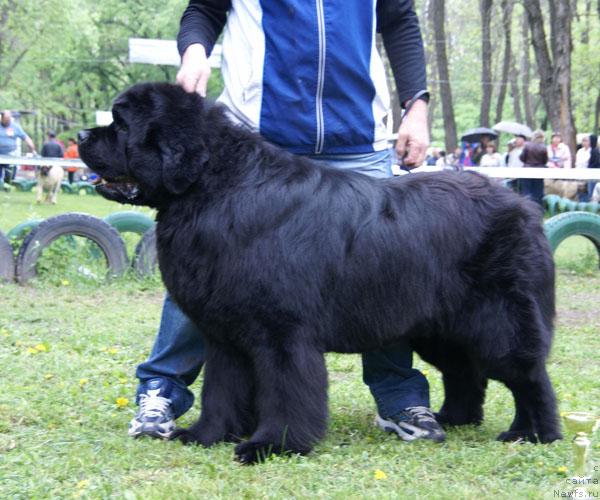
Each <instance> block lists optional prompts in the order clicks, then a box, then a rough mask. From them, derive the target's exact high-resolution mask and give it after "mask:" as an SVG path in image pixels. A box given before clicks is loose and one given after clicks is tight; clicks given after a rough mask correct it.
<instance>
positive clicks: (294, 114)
mask: <svg viewBox="0 0 600 500" xmlns="http://www.w3.org/2000/svg"><path fill="white" fill-rule="evenodd" d="M224 27H225V31H224V34H223V59H222V68H221V70H222V75H223V80H224V83H225V90H224V91H223V93H222V94H221V96H220V97H219V100H220V101H221V102H223V103H224V104H225V105H226V106H227V107H228V108H229V110H230V111H231V113H232V115H233V116H234V117H235V118H236V119H237V120H238V121H240V122H242V123H245V124H247V125H248V126H250V127H253V128H256V129H258V130H259V131H260V133H261V134H262V135H263V136H264V137H265V138H267V139H268V140H269V141H271V142H273V143H275V144H277V145H279V146H281V147H283V148H285V149H287V150H288V151H291V152H293V153H298V154H350V153H367V152H372V151H380V150H382V149H385V148H386V147H387V142H386V133H387V131H386V127H385V125H384V121H383V119H384V117H385V115H386V114H387V112H388V109H389V101H390V99H389V93H388V89H387V83H386V75H385V70H384V67H383V64H382V61H381V58H380V56H379V53H378V52H377V48H376V45H375V36H376V32H377V31H379V32H380V33H381V34H382V38H383V42H384V45H385V48H386V52H387V54H388V58H389V59H390V63H391V66H392V70H393V73H394V77H395V80H396V86H397V90H398V93H399V98H400V102H401V103H404V102H406V101H408V100H409V99H410V98H411V97H412V96H414V95H415V94H416V93H417V92H419V91H421V90H424V89H425V88H426V85H427V83H426V76H425V61H424V55H423V43H422V38H421V31H420V28H419V21H418V19H417V15H416V13H415V10H414V5H413V0H313V1H308V0H191V1H190V3H189V5H188V7H187V9H186V10H185V12H184V14H183V16H182V18H181V27H180V31H179V35H178V37H177V42H178V48H179V52H180V54H183V52H184V51H185V49H186V48H187V47H188V46H189V45H191V44H193V43H200V44H202V45H203V46H204V48H205V49H206V51H207V53H210V51H211V50H212V48H213V46H214V44H215V42H216V40H217V38H218V37H219V35H220V34H221V31H223V28H224Z"/></svg>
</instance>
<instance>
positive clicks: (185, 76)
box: [175, 71, 198, 92]
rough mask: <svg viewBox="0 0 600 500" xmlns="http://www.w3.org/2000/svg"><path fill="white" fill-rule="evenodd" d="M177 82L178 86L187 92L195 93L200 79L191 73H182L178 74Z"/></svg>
mask: <svg viewBox="0 0 600 500" xmlns="http://www.w3.org/2000/svg"><path fill="white" fill-rule="evenodd" d="M175 81H176V82H177V84H178V85H180V86H181V87H183V90H185V91H186V92H194V91H195V90H196V84H197V82H198V78H197V77H196V76H195V75H191V74H190V73H186V72H182V71H180V72H179V73H177V77H176V79H175Z"/></svg>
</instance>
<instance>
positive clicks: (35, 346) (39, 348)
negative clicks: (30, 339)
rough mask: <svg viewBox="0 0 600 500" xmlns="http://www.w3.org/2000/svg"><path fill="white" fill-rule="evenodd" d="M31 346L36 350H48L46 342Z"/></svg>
mask: <svg viewBox="0 0 600 500" xmlns="http://www.w3.org/2000/svg"><path fill="white" fill-rule="evenodd" d="M33 348H34V349H35V350H36V351H38V352H48V346H46V344H36V345H34V346H33Z"/></svg>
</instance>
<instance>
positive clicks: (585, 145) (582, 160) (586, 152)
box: [575, 135, 592, 202]
mask: <svg viewBox="0 0 600 500" xmlns="http://www.w3.org/2000/svg"><path fill="white" fill-rule="evenodd" d="M591 152H592V148H591V147H590V137H589V136H588V135H586V136H584V137H583V138H582V139H581V147H580V148H579V149H578V150H577V153H576V155H575V168H588V165H589V162H590V155H591ZM577 198H578V199H579V201H583V202H587V201H590V198H591V192H589V193H588V183H587V182H581V183H579V184H578V189H577Z"/></svg>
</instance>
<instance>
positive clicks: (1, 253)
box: [0, 231, 15, 281]
mask: <svg viewBox="0 0 600 500" xmlns="http://www.w3.org/2000/svg"><path fill="white" fill-rule="evenodd" d="M14 278H15V261H14V258H13V251H12V247H11V246H10V242H9V241H8V238H7V237H6V236H4V233H3V232H2V231H0V281H13V280H14Z"/></svg>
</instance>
